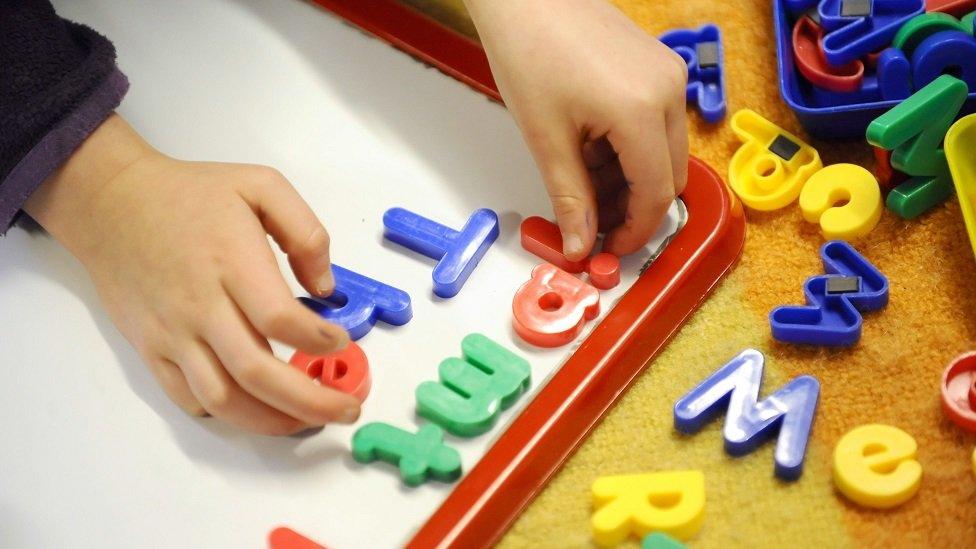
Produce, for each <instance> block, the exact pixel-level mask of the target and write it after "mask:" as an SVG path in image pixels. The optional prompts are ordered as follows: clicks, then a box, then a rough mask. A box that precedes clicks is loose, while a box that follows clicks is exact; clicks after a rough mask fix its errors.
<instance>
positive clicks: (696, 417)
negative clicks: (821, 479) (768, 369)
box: [674, 349, 820, 480]
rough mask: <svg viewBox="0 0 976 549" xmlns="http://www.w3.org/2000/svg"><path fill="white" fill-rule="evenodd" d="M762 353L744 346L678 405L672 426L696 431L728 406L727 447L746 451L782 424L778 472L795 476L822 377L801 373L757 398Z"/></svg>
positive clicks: (733, 452) (736, 452)
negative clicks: (743, 349) (764, 396)
mask: <svg viewBox="0 0 976 549" xmlns="http://www.w3.org/2000/svg"><path fill="white" fill-rule="evenodd" d="M763 361H764V358H763V355H762V353H760V352H759V351H757V350H755V349H746V350H745V351H742V352H741V353H740V354H739V355H738V356H736V357H735V358H733V359H732V360H731V361H729V362H728V363H727V364H725V365H724V366H722V367H721V368H719V369H718V371H716V372H715V373H714V374H712V375H711V377H709V378H708V379H706V380H705V381H703V382H701V383H700V384H699V385H698V386H697V387H695V388H694V389H692V390H691V391H690V392H689V393H688V394H686V395H685V396H683V397H681V399H680V400H678V402H676V403H675V404H674V427H675V429H677V430H679V431H681V432H682V433H686V434H693V433H696V432H698V431H699V430H700V429H701V428H702V427H703V426H704V425H705V423H707V422H708V421H709V420H711V419H712V418H714V417H715V416H716V415H718V414H719V413H720V412H721V411H722V408H723V407H725V406H726V404H727V405H728V412H727V413H726V415H725V429H724V431H723V433H724V436H725V451H726V452H728V453H729V454H731V455H735V456H739V455H743V454H747V453H749V452H751V451H753V450H754V449H756V448H757V447H758V446H759V445H760V444H762V443H763V442H764V441H765V439H766V435H770V434H771V433H772V432H773V431H775V430H776V429H779V436H778V439H777V441H776V451H775V452H774V454H773V460H774V461H775V462H776V466H775V471H776V476H778V477H780V478H782V479H784V480H796V479H798V478H800V475H801V474H803V460H804V457H805V456H806V451H807V441H808V440H809V438H810V429H811V428H812V427H813V417H814V415H815V414H816V412H817V401H818V399H819V397H820V382H819V381H817V380H816V378H813V377H810V376H800V377H797V378H795V379H793V380H792V381H790V382H789V383H787V384H786V385H784V386H783V387H781V388H780V389H779V390H778V391H776V392H775V393H773V394H771V395H769V396H768V397H766V399H765V400H763V401H762V402H758V400H759V387H760V385H762V375H763Z"/></svg>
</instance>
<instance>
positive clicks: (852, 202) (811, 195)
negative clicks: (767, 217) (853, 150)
mask: <svg viewBox="0 0 976 549" xmlns="http://www.w3.org/2000/svg"><path fill="white" fill-rule="evenodd" d="M839 203H844V204H843V205H840V206H838V205H837V204H839ZM882 206H883V204H882V201H881V189H880V188H879V187H878V180H877V179H875V177H874V175H872V174H871V172H869V171H867V170H865V169H864V168H862V167H860V166H857V165H854V164H833V165H831V166H827V167H826V168H823V169H822V170H820V171H818V172H817V173H815V174H813V175H812V176H810V179H808V180H807V183H806V185H804V186H803V191H801V192H800V209H801V210H803V218H804V219H806V220H807V221H809V222H810V223H819V224H820V232H821V233H823V235H824V238H826V239H827V240H853V239H855V238H859V237H862V236H864V235H866V234H868V233H869V232H871V229H874V227H875V226H876V225H877V224H878V221H880V220H881V210H882V209H883V208H882Z"/></svg>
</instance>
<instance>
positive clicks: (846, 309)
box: [769, 240, 888, 346]
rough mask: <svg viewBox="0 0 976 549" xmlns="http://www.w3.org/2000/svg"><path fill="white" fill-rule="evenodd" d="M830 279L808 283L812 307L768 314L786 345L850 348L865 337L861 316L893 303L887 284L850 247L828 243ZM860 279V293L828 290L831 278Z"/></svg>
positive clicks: (824, 254)
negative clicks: (889, 298) (863, 313)
mask: <svg viewBox="0 0 976 549" xmlns="http://www.w3.org/2000/svg"><path fill="white" fill-rule="evenodd" d="M820 255H821V257H822V258H823V264H824V272H826V273H827V274H826V275H820V276H814V277H811V278H809V279H807V281H806V283H805V284H804V286H803V293H804V294H805V295H806V298H807V303H808V305H807V306H788V307H777V308H776V309H773V312H771V313H770V314H769V324H770V327H771V328H772V331H773V337H774V338H776V339H777V340H779V341H783V342H786V343H806V344H810V345H830V346H847V345H853V344H855V343H857V341H858V340H859V339H860V338H861V324H862V319H861V312H868V311H875V310H878V309H881V308H883V307H884V306H885V305H887V304H888V279H887V278H886V277H885V276H884V275H883V274H881V271H879V270H878V269H877V268H876V267H875V266H874V265H872V264H871V262H870V261H868V260H867V259H865V258H864V257H863V256H862V255H861V254H859V253H857V250H855V249H854V248H853V247H851V245H850V244H848V243H846V242H842V241H839V240H833V241H830V242H827V243H826V244H824V245H823V248H821V249H820ZM838 278H846V279H851V278H856V279H857V289H855V290H852V291H843V292H839V293H834V292H830V291H828V285H829V284H830V281H831V279H838Z"/></svg>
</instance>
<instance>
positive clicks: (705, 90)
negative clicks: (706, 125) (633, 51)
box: [661, 25, 725, 123]
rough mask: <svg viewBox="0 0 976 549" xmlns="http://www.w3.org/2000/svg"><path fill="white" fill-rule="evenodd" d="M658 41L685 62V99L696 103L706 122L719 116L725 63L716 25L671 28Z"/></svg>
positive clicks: (722, 98) (722, 97)
mask: <svg viewBox="0 0 976 549" xmlns="http://www.w3.org/2000/svg"><path fill="white" fill-rule="evenodd" d="M661 42H663V43H664V45H665V46H667V47H669V48H671V49H672V50H674V51H675V53H677V54H678V55H680V56H681V57H682V59H684V60H685V63H686V64H687V65H688V87H687V89H686V92H685V95H686V100H687V101H688V102H689V103H694V104H696V105H698V111H699V112H701V115H702V118H704V119H705V121H706V122H711V123H715V122H718V121H719V120H721V119H722V117H723V116H725V74H724V72H725V67H724V60H723V53H722V33H721V32H720V31H719V29H718V27H716V26H715V25H704V26H702V27H701V28H699V29H697V30H691V29H678V30H673V31H670V32H667V33H665V34H663V35H662V36H661Z"/></svg>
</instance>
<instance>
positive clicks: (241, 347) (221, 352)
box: [204, 302, 360, 426]
mask: <svg viewBox="0 0 976 549" xmlns="http://www.w3.org/2000/svg"><path fill="white" fill-rule="evenodd" d="M204 337H205V339H206V341H207V342H208V344H209V345H210V346H211V347H212V348H213V350H214V352H215V353H216V354H217V357H218V359H219V360H220V362H221V363H222V364H223V366H224V367H225V368H227V372H228V373H230V375H231V376H232V377H233V378H234V379H235V380H236V381H237V383H238V384H239V385H240V386H241V388H243V389H244V390H245V391H247V392H248V393H250V394H251V395H254V396H255V397H257V398H258V399H260V400H261V401H263V402H264V403H265V404H267V405H269V406H271V407H273V408H276V409H278V410H280V411H281V412H283V413H285V414H287V415H289V416H291V417H294V418H297V419H299V420H301V421H303V422H304V423H306V424H307V425H316V426H317V425H324V424H326V423H332V422H336V423H352V422H353V421H355V420H356V418H358V417H359V411H360V406H359V401H358V400H356V398H355V397H352V396H350V395H347V394H344V393H341V392H339V391H335V390H333V389H330V388H328V387H323V386H320V385H316V384H314V383H312V382H311V381H310V380H309V379H308V377H307V376H305V375H304V374H303V373H301V372H299V371H297V370H296V369H295V368H292V367H291V366H289V365H287V364H285V363H284V362H281V361H280V360H278V359H277V358H275V356H274V355H272V354H271V353H270V352H269V351H268V350H267V349H266V348H265V346H264V345H262V344H261V343H260V342H259V339H260V338H259V336H258V335H257V334H256V333H255V332H254V330H253V329H252V328H250V327H249V326H248V325H247V321H246V319H245V318H244V317H243V316H242V314H241V313H240V311H237V310H235V308H234V304H233V303H230V302H228V303H227V305H226V307H221V308H220V310H219V311H215V313H214V314H213V316H212V319H211V321H210V324H209V328H208V329H207V330H206V331H205V333H204Z"/></svg>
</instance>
